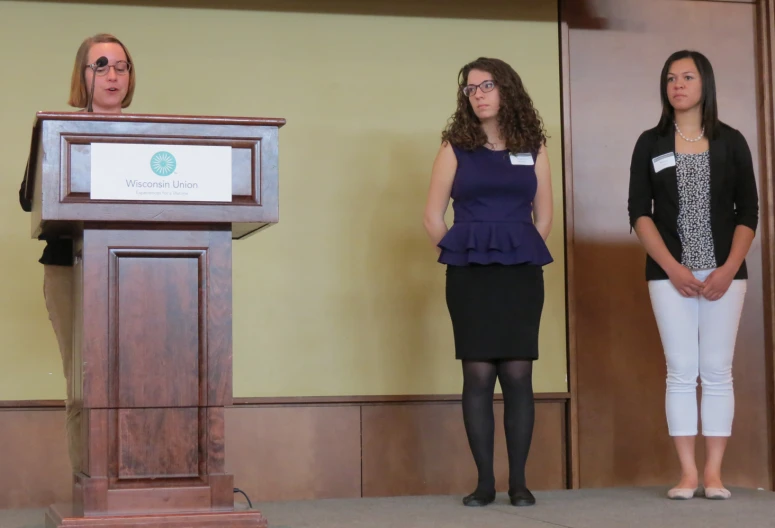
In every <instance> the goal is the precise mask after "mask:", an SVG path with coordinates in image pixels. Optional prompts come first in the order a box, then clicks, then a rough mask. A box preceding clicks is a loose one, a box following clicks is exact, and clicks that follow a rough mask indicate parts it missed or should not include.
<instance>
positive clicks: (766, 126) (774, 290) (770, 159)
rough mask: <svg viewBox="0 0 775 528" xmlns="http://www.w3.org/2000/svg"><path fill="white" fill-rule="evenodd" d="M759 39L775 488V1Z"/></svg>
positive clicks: (762, 10)
mask: <svg viewBox="0 0 775 528" xmlns="http://www.w3.org/2000/svg"><path fill="white" fill-rule="evenodd" d="M756 22H757V24H756V33H757V35H756V38H757V44H758V46H757V47H758V57H757V59H758V68H759V72H758V74H759V83H758V92H759V93H758V97H759V108H760V112H759V127H760V145H759V152H760V155H759V158H760V166H759V169H760V190H759V202H760V209H761V212H760V215H759V226H760V230H761V241H762V283H763V284H762V286H763V304H764V314H763V315H764V346H765V360H766V363H767V395H768V398H767V400H768V402H769V413H768V421H769V424H768V425H769V440H770V483H771V487H772V488H773V489H775V332H774V331H773V325H775V258H773V255H772V251H773V249H775V192H774V191H775V189H773V171H775V101H774V100H773V88H775V62H774V61H775V40H774V39H775V0H759V1H758V2H757V6H756Z"/></svg>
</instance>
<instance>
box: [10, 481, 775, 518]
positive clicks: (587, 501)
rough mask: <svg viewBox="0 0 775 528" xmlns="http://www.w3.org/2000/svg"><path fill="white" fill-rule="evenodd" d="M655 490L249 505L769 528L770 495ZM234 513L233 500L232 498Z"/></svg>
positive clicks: (273, 514) (272, 509)
mask: <svg viewBox="0 0 775 528" xmlns="http://www.w3.org/2000/svg"><path fill="white" fill-rule="evenodd" d="M665 491H666V490H665V489H663V488H618V489H594V490H592V489H587V490H575V491H550V492H538V493H536V494H535V495H536V499H537V500H538V504H537V505H536V506H532V507H529V508H514V507H512V506H511V505H509V503H508V497H507V496H506V495H499V496H498V499H497V500H496V502H495V503H493V504H491V505H490V506H487V507H485V508H466V507H464V506H462V505H461V503H460V497H438V496H430V497H396V498H381V499H332V500H317V501H296V502H269V503H260V504H257V505H255V506H256V507H257V508H258V509H259V510H261V512H262V513H263V514H264V516H265V517H266V518H267V519H268V520H269V526H270V528H471V527H477V528H507V527H515V528H517V527H518V528H558V527H559V528H618V527H639V528H673V527H675V528H775V493H772V492H768V491H755V490H744V489H734V488H733V489H732V493H733V497H732V499H730V500H728V501H710V500H707V499H702V498H697V499H692V500H690V501H670V500H667V499H665V498H664V493H665ZM235 498H236V499H237V500H238V506H244V499H243V502H241V503H240V502H239V499H240V498H241V497H240V496H235ZM42 527H43V510H18V511H8V510H6V511H4V512H0V528H42Z"/></svg>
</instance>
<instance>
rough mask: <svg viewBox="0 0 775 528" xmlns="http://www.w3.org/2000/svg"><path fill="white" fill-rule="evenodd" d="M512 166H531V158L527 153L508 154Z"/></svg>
mask: <svg viewBox="0 0 775 528" xmlns="http://www.w3.org/2000/svg"><path fill="white" fill-rule="evenodd" d="M509 158H510V159H511V164H512V165H533V156H532V155H531V154H530V153H529V152H520V153H519V154H509Z"/></svg>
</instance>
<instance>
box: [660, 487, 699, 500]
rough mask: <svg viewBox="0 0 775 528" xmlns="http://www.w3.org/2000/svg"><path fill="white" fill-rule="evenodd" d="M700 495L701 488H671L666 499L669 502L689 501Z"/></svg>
mask: <svg viewBox="0 0 775 528" xmlns="http://www.w3.org/2000/svg"><path fill="white" fill-rule="evenodd" d="M700 495H702V489H701V488H695V489H692V488H673V489H671V490H670V491H668V492H667V498H668V499H670V500H689V499H691V498H694V497H699V496H700ZM706 496H707V492H706Z"/></svg>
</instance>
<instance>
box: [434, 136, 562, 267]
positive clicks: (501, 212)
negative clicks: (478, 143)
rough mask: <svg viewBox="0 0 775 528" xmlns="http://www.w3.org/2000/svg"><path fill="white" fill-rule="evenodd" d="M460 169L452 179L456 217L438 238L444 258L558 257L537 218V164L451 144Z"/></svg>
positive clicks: (536, 260) (520, 260)
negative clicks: (514, 160)
mask: <svg viewBox="0 0 775 528" xmlns="http://www.w3.org/2000/svg"><path fill="white" fill-rule="evenodd" d="M452 149H453V150H454V152H455V156H456V157H457V172H455V180H454V182H453V184H452V192H451V197H452V199H453V200H454V201H453V203H452V209H453V210H454V212H455V220H454V223H453V224H452V227H451V228H450V230H449V231H448V232H447V234H446V235H445V236H444V238H442V239H441V241H440V242H439V244H438V245H439V247H440V248H441V256H440V257H439V262H440V263H442V264H450V265H453V266H467V265H469V264H506V265H512V264H534V265H537V266H543V265H545V264H549V263H550V262H552V261H553V259H552V256H551V254H550V253H549V249H548V248H547V247H546V244H545V243H544V240H543V238H541V235H540V234H539V233H538V230H537V229H536V227H535V225H534V224H533V218H532V212H533V198H534V197H535V193H536V189H537V188H538V180H537V178H536V173H535V165H534V164H535V159H536V153H531V154H530V155H531V157H532V158H533V163H534V164H533V165H512V162H511V158H510V157H509V152H508V151H506V150H501V151H493V150H489V149H487V148H484V147H479V148H477V149H476V150H474V151H466V150H463V149H460V148H457V147H455V146H453V147H452Z"/></svg>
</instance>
